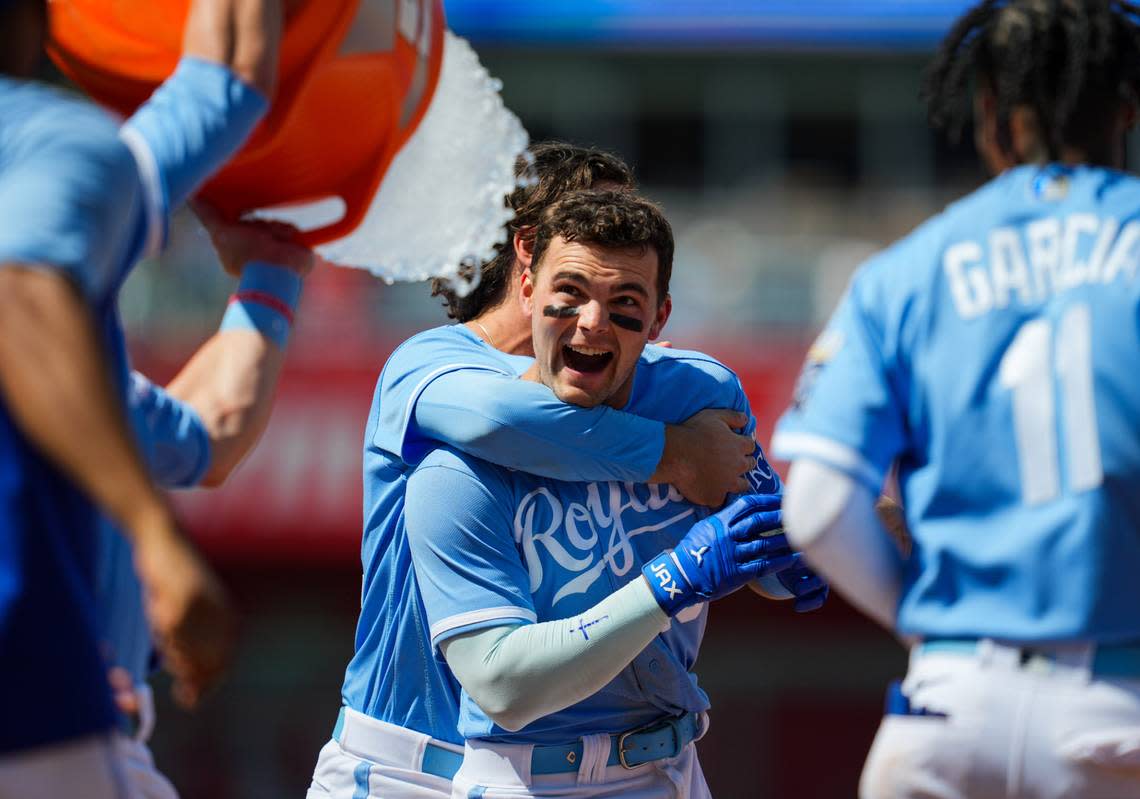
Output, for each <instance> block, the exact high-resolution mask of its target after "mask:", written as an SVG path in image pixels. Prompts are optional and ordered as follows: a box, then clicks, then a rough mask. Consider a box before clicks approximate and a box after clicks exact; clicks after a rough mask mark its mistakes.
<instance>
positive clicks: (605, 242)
mask: <svg viewBox="0 0 1140 799" xmlns="http://www.w3.org/2000/svg"><path fill="white" fill-rule="evenodd" d="M558 237H561V238H562V239H563V240H564V241H575V242H579V243H582V244H596V245H598V246H599V247H605V248H607V249H615V250H625V249H637V250H640V251H641V252H642V253H644V252H645V251H646V250H648V249H649V248H650V247H652V248H653V250H654V251H655V252H656V253H657V301H658V303H662V302H664V301H665V298H666V297H667V296H668V294H669V278H670V277H671V276H672V274H673V228H672V227H670V225H669V220H667V219H666V218H665V214H664V213H663V212H662V211H661V208H660V207H659V206H657V205H656V204H655V203H652V202H650V201H649V200H646V199H645V198H643V197H638V196H637V195H636V194H634V193H633V192H629V191H575V192H571V193H570V194H567V195H566V196H565V197H563V198H562V199H561V200H559V201H558V202H557V203H556V204H555V205H553V206H551V208H550V210H549V211H548V212H547V213H546V214H545V215H544V216H543V218H542V221H540V222H539V223H538V226H537V227H536V228H535V234H534V262H533V264H532V266H531V269H532V270H537V269H538V267H539V262H540V261H541V260H542V256H543V255H544V254H545V253H546V250H547V248H549V247H550V242H552V241H553V240H554V239H555V238H558Z"/></svg>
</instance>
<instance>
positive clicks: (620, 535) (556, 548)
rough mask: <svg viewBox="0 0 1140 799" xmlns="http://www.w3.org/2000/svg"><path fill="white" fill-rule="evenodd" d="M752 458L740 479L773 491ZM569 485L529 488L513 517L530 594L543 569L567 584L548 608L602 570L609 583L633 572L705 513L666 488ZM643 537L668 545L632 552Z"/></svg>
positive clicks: (584, 588) (768, 471)
mask: <svg viewBox="0 0 1140 799" xmlns="http://www.w3.org/2000/svg"><path fill="white" fill-rule="evenodd" d="M756 456H757V457H756V465H755V467H754V468H753V470H752V471H751V472H749V473H748V475H747V479H748V482H749V484H750V485H751V487H752V490H753V491H755V492H757V493H771V492H775V491H778V490H779V479H778V478H777V477H776V476H775V472H774V471H773V470H772V467H771V466H769V465H768V463H767V462H766V461H765V460H764V458H763V455H762V454H761V451H760V449H759V447H757V450H756ZM572 485H573V489H572V490H570V491H563V492H559V493H555V492H554V491H551V490H550V489H549V488H547V487H546V486H542V487H539V488H535V489H534V490H532V491H530V492H529V493H527V494H526V495H525V496H524V497H523V498H522V501H521V502H519V505H518V508H517V509H516V511H515V520H514V533H515V542H516V543H517V544H518V545H519V546H520V547H521V548H522V552H523V557H524V559H525V562H526V567H527V572H528V573H529V574H530V592H531V593H532V594H534V593H535V592H536V591H538V590H539V588H540V587H541V586H542V583H543V578H544V577H545V575H546V568H548V567H554V568H555V569H556V570H557V571H558V572H559V574H558V575H557V576H556V578H555V579H556V580H561V579H562V578H563V576H564V577H565V578H566V581H565V582H564V583H563V584H562V585H560V586H559V587H558V588H557V590H556V591H555V592H554V594H553V597H552V599H551V604H552V605H557V604H558V602H559V601H560V600H562V599H565V598H566V597H569V596H574V595H577V594H584V593H586V592H588V591H589V590H590V588H591V587H592V586H593V585H594V583H596V582H597V581H598V580H599V579H600V578H601V577H602V575H603V574H604V573H605V570H606V569H609V570H610V571H611V572H612V573H613V575H614V576H615V577H624V576H625V575H627V574H629V572H630V571H631V570H638V569H640V568H641V567H642V566H643V565H644V564H645V563H646V562H647V561H649V560H650V559H651V558H653V557H655V556H656V555H658V554H659V553H660V552H661V550H662V549H664V548H669V547H672V546H673V545H674V544H676V543H677V542H678V541H680V540H681V538H682V537H683V536H684V534H685V533H686V532H688V530H689V527H690V526H692V524H693V523H694V522H696V521H697V520H698V519H700V518H701V517H702V516H703V515H704V513H703V512H702V513H700V514H698V512H697V508H696V507H695V506H694V505H692V504H690V503H689V502H688V501H687V500H686V499H685V498H684V497H683V496H681V493H680V492H679V491H678V490H677V489H676V488H674V487H673V486H670V485H663V484H658V485H645V484H641V483H618V482H613V481H611V482H606V483H587V484H585V485H584V486H583V485H582V484H572ZM583 493H584V496H583ZM647 533H667V534H668V536H669V540H668V541H667V542H662V540H661V539H660V538H654V539H653V542H652V543H651V544H649V545H647V546H646V547H643V548H642V550H641V551H639V550H638V549H637V545H636V542H635V540H636V539H637V538H638V537H639V536H643V535H645V534H647Z"/></svg>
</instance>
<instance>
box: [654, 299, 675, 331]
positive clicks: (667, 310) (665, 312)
mask: <svg viewBox="0 0 1140 799" xmlns="http://www.w3.org/2000/svg"><path fill="white" fill-rule="evenodd" d="M671 313H673V298H672V297H670V296H669V295H668V294H666V295H665V301H664V302H663V303H661V305H659V306H658V307H657V314H656V315H655V316H654V317H653V324H651V325H650V326H649V340H650V341H655V340H656V339H657V337H658V336H660V335H661V329H662V328H664V327H665V323H666V322H668V321H669V314H671Z"/></svg>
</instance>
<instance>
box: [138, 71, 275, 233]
mask: <svg viewBox="0 0 1140 799" xmlns="http://www.w3.org/2000/svg"><path fill="white" fill-rule="evenodd" d="M268 107H269V104H268V102H267V101H266V99H265V97H264V96H262V95H261V93H260V92H258V91H257V90H256V89H253V88H252V87H250V86H249V85H247V84H246V83H244V82H242V81H241V80H240V79H239V78H238V77H237V76H236V75H235V74H234V73H233V71H231V70H230V69H228V68H226V67H224V66H222V65H220V64H215V63H213V62H210V61H206V60H203V59H200V58H194V57H192V56H186V57H183V59H182V60H181V61H180V62H179V64H178V67H177V68H176V69H175V70H174V73H173V74H172V75H171V76H170V77H169V78H167V79H166V81H165V82H164V83H163V84H162V85H161V86H159V87H158V89H157V90H156V91H155V93H154V94H153V95H151V97H150V99H149V100H147V101H146V103H144V104H143V105H142V106H141V107H140V108H139V109H138V110H137V111H136V112H135V113H134V115H133V116H131V118H130V119H129V120H127V122H126V124H124V125H123V128H122V130H121V131H120V135H121V137H122V139H123V141H124V142H125V143H126V144H127V146H128V147H130V149H131V153H132V154H133V155H134V157H135V161H136V162H137V163H138V169H139V174H140V175H141V177H142V181H143V187H144V190H145V196H146V208H147V229H148V236H147V254H154V253H155V252H157V251H158V250H159V249H160V248H161V246H162V244H163V243H164V242H165V240H166V232H167V224H168V220H169V216H170V214H171V212H173V211H174V210H175V209H176V208H178V206H180V205H181V204H182V203H183V202H185V201H186V199H187V198H188V197H189V196H190V195H191V194H192V193H193V192H194V191H195V190H196V189H197V188H198V187H199V186H200V185H201V184H202V183H203V182H204V181H205V180H206V179H207V178H209V177H210V176H211V175H212V174H213V173H214V172H215V171H217V170H218V169H219V168H221V166H222V165H223V164H224V163H225V162H226V161H227V160H228V159H229V158H230V156H232V155H233V154H234V153H236V152H237V151H238V149H239V148H240V147H241V146H242V144H243V143H244V142H245V140H246V138H247V137H248V136H249V134H250V133H251V132H252V131H253V128H254V126H255V125H256V124H257V123H258V121H259V120H260V119H261V117H262V116H263V115H264V114H265V112H266V110H267V109H268Z"/></svg>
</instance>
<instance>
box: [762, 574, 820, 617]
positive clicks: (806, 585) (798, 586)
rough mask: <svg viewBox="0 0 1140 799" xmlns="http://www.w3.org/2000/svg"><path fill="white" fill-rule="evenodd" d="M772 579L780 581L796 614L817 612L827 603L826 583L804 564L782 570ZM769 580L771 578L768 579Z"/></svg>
mask: <svg viewBox="0 0 1140 799" xmlns="http://www.w3.org/2000/svg"><path fill="white" fill-rule="evenodd" d="M774 577H775V578H776V579H777V580H779V581H780V585H782V586H783V587H784V588H785V589H787V591H788V593H790V594H791V595H792V598H793V599H794V600H795V601H794V602H793V603H792V607H793V608H794V609H795V611H796V613H810V612H811V611H813V610H819V609H820V608H821V607H823V603H824V602H826V601H827V593H828V590H829V588H828V585H827V582H826V581H825V580H824V579H823V578H822V577H820V576H819V575H818V574H816V573H815V572H813V571H812V570H811V569H809V568H808V567H807V566H805V565H804V564H802V563H801V564H798V565H796V566H793V567H791V568H790V569H784V570H783V571H782V572H780V573H779V574H776V575H774ZM769 579H771V578H769Z"/></svg>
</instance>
